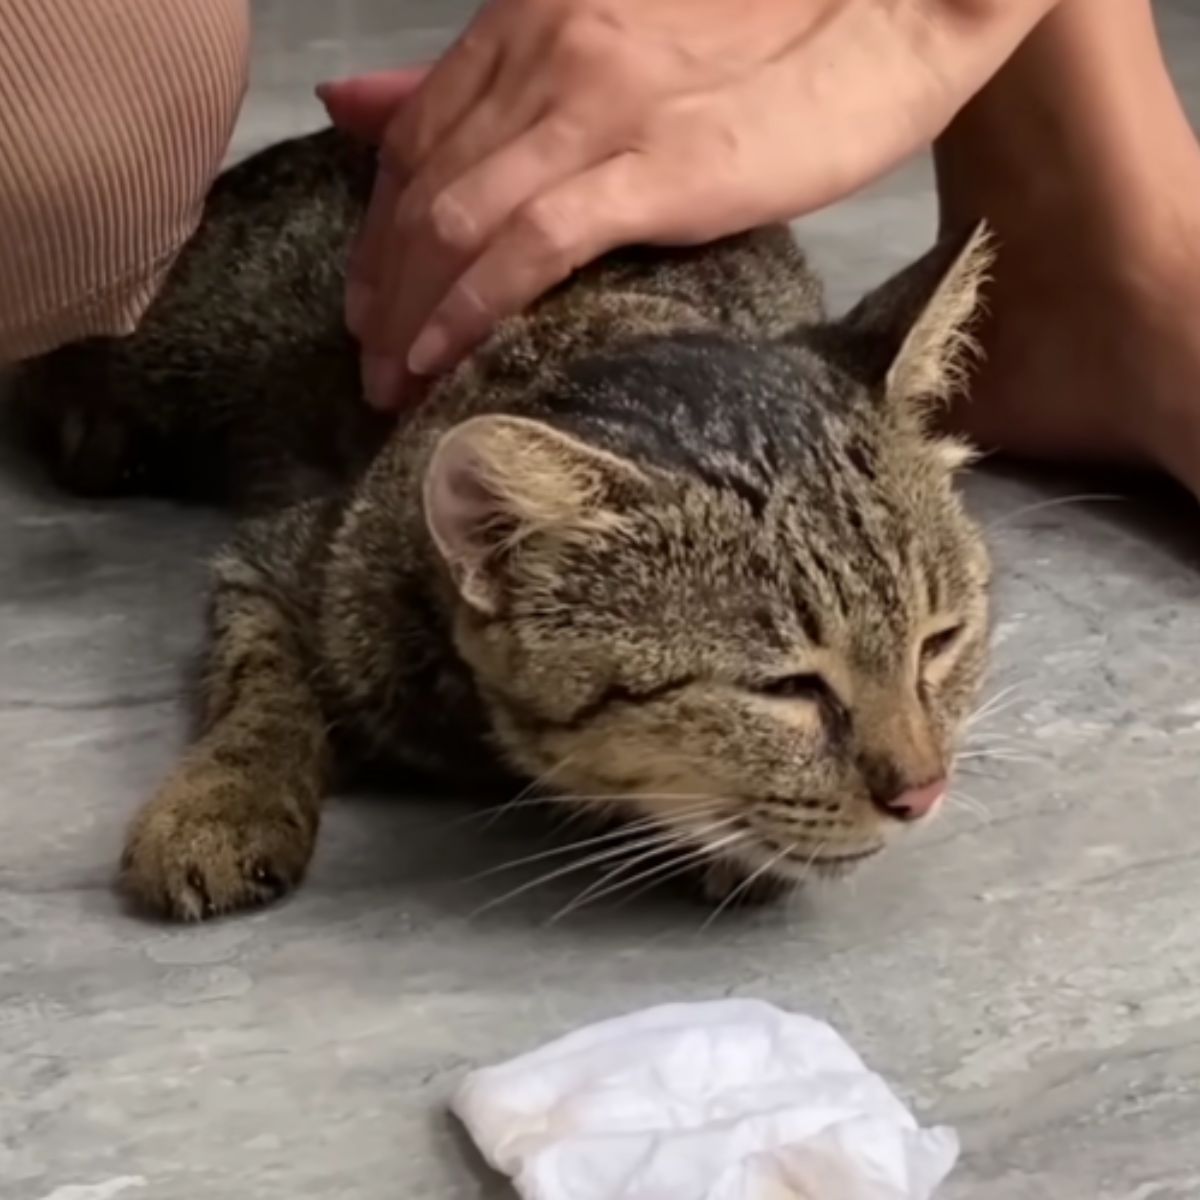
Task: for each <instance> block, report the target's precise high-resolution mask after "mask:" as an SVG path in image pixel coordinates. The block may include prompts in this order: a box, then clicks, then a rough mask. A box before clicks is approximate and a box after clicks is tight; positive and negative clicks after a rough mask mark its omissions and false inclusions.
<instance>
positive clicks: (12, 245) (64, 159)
mask: <svg viewBox="0 0 1200 1200" xmlns="http://www.w3.org/2000/svg"><path fill="white" fill-rule="evenodd" d="M248 9H249V5H248V0H0V363H4V362H12V361H15V360H17V359H20V358H25V357H28V356H30V355H33V354H38V353H41V352H43V351H45V350H49V349H51V348H53V347H54V346H57V345H61V344H62V343H64V342H68V341H73V340H75V339H76V338H80V337H85V336H89V335H97V334H113V333H124V332H128V331H129V330H130V329H132V328H133V327H134V326H135V324H136V323H137V320H138V318H139V317H140V316H141V315H142V313H143V312H144V311H145V309H146V307H147V306H148V305H149V303H150V301H151V300H152V299H153V297H154V294H155V291H156V289H157V287H158V286H159V284H160V282H161V280H162V277H163V275H164V274H165V273H166V271H167V269H168V267H169V266H170V264H171V261H172V259H173V258H174V256H175V254H176V253H177V252H178V250H179V248H180V247H181V246H182V245H183V243H184V242H185V241H186V240H187V238H188V237H189V236H190V235H191V234H192V232H193V231H194V229H195V227H196V223H197V221H198V220H199V216H200V211H201V207H202V205H203V200H204V195H205V193H206V191H207V190H208V187H209V185H210V183H211V182H212V178H213V176H214V175H215V173H216V171H217V170H218V168H219V166H220V163H221V158H222V155H223V154H224V152H225V148H226V146H227V145H228V143H229V137H230V134H231V133H232V130H233V124H234V121H235V119H236V116H237V111H238V108H239V107H240V104H241V100H242V96H243V93H244V91H245V84H246V71H247V65H248V61H249V46H250V28H249V11H248Z"/></svg>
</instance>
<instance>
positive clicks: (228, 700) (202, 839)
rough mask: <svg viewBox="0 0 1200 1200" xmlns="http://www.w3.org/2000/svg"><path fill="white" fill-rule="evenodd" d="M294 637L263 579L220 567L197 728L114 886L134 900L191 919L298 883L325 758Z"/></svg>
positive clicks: (248, 569)
mask: <svg viewBox="0 0 1200 1200" xmlns="http://www.w3.org/2000/svg"><path fill="white" fill-rule="evenodd" d="M303 637H304V628H303V624H302V621H301V620H300V619H298V617H297V614H296V613H295V612H293V611H291V610H290V608H289V605H288V603H287V602H286V600H284V599H283V598H282V597H280V596H279V595H277V594H276V593H275V592H274V590H273V588H272V585H271V582H270V580H269V579H268V578H267V577H266V576H265V575H264V574H263V572H261V571H260V570H259V569H258V568H256V567H255V566H253V565H252V564H250V563H247V562H246V561H244V560H242V559H240V558H239V557H237V556H236V555H235V554H231V555H228V556H226V557H224V558H222V559H221V560H219V561H218V563H217V565H216V582H215V587H214V591H213V599H212V610H211V648H210V651H209V657H208V669H207V677H206V680H205V684H204V688H203V696H202V699H203V718H202V726H201V733H200V736H199V738H198V740H197V741H196V742H195V743H194V744H193V745H192V747H191V748H190V749H189V750H188V751H187V753H186V754H185V755H184V757H183V758H182V760H181V761H180V763H179V765H178V766H177V767H176V768H175V770H174V772H173V773H172V774H171V776H170V777H169V778H168V779H167V781H166V783H165V784H164V785H163V786H162V788H161V789H160V790H159V792H158V794H157V795H156V796H155V797H154V798H153V799H152V800H151V801H150V802H149V803H148V804H147V805H146V806H145V808H143V809H142V811H141V812H140V813H139V814H138V816H137V818H136V819H135V821H134V823H133V827H132V829H131V830H130V833H129V837H128V841H127V844H126V848H125V853H124V856H123V858H122V863H121V885H122V887H123V889H124V890H125V891H126V892H127V894H129V895H130V896H131V897H132V898H134V899H135V900H136V901H137V902H139V903H140V904H142V905H144V906H146V907H148V908H150V909H151V910H153V911H156V912H160V913H163V914H165V915H168V916H171V917H175V918H177V919H181V920H201V919H204V918H206V917H210V916H215V915H217V914H219V913H223V912H231V911H233V910H235V909H243V908H250V907H255V906H258V905H261V904H265V903H268V902H270V901H272V900H274V899H276V898H278V897H279V896H281V895H282V894H283V893H285V892H287V891H289V890H290V889H291V888H293V887H295V886H296V884H298V883H299V882H300V880H301V878H302V877H303V875H304V872H305V869H306V868H307V866H308V863H309V860H310V859H311V857H312V853H313V847H314V844H315V840H316V834H317V826H318V823H319V816H320V803H321V799H322V795H323V792H324V789H325V784H326V777H327V773H328V766H329V758H330V747H329V740H328V736H327V726H326V721H325V717H324V715H323V713H322V710H321V706H320V703H319V699H318V696H317V694H316V692H315V690H314V688H313V686H312V682H311V678H310V670H309V666H308V660H307V655H306V653H305V648H304V645H303Z"/></svg>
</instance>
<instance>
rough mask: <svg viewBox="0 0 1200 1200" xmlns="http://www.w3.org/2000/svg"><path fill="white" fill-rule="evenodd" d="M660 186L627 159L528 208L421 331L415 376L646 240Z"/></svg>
mask: <svg viewBox="0 0 1200 1200" xmlns="http://www.w3.org/2000/svg"><path fill="white" fill-rule="evenodd" d="M654 183H655V180H654V179H653V178H652V177H650V175H649V173H648V171H647V169H646V168H645V166H644V164H643V160H641V159H639V158H638V157H636V156H635V155H632V154H622V155H618V156H616V157H614V158H610V159H607V160H606V161H605V162H603V163H601V164H599V165H598V166H596V167H593V168H592V169H590V170H587V171H584V172H582V173H580V174H577V175H574V176H572V177H571V178H570V179H569V180H567V181H566V182H565V183H561V184H559V186H558V187H555V188H552V189H551V190H549V191H547V192H544V193H543V194H541V195H539V196H537V197H536V198H535V199H533V200H531V201H529V202H528V203H526V204H524V205H523V206H522V207H521V208H520V209H518V210H517V212H515V213H514V214H513V216H512V217H511V218H510V219H509V220H508V221H507V222H506V224H505V225H504V227H503V228H502V229H501V230H500V232H499V233H498V234H497V236H496V237H495V239H494V240H493V241H492V242H491V244H490V245H489V246H488V248H487V249H486V250H485V251H484V252H483V254H481V255H480V256H479V258H478V259H476V260H475V262H474V263H473V264H472V265H471V267H470V268H468V270H467V271H466V272H465V274H464V275H463V276H462V277H461V278H460V279H459V280H458V281H457V282H456V283H455V284H454V286H453V287H452V288H451V289H450V291H449V292H448V293H447V295H446V297H445V299H444V300H443V301H442V302H441V303H440V304H439V305H438V307H437V308H436V309H435V311H434V313H433V315H432V316H431V317H430V319H429V320H428V322H427V323H426V324H425V325H424V327H423V328H422V329H421V330H420V332H419V334H418V336H417V338H416V340H415V341H414V343H413V347H412V350H411V351H410V353H409V356H408V364H407V365H408V369H409V371H411V372H412V373H413V374H416V375H428V374H434V373H437V372H440V371H444V370H446V369H448V368H449V367H451V366H453V365H454V364H455V363H456V362H457V361H458V360H459V359H460V358H461V357H462V356H463V355H464V354H465V353H466V352H467V351H468V350H470V349H471V348H472V347H473V346H475V345H477V344H478V343H479V342H480V341H482V340H483V339H484V338H485V337H487V335H488V334H489V333H490V332H491V330H492V329H493V328H494V327H495V325H496V324H497V322H499V321H501V320H503V319H504V318H506V317H510V316H514V315H515V314H517V313H520V312H522V311H523V310H524V309H526V308H527V307H528V306H529V305H530V304H531V303H533V301H535V300H536V299H538V297H540V296H542V295H543V294H544V293H545V292H547V291H549V289H550V288H552V287H554V286H555V285H556V284H558V283H561V282H562V281H563V280H564V279H566V278H567V277H568V276H569V275H571V274H572V273H573V272H574V271H575V270H577V269H578V268H579V267H581V266H583V265H584V264H586V263H589V262H591V261H592V260H593V259H595V258H598V257H599V256H600V255H602V254H604V253H606V252H607V251H609V250H612V249H614V248H615V247H617V246H621V245H626V244H629V243H633V242H637V241H640V240H643V238H644V237H645V235H646V234H647V233H648V232H649V231H652V230H654V229H656V228H657V226H658V224H659V223H660V220H661V212H660V209H661V208H662V205H661V203H660V200H659V198H658V197H657V196H656V195H655V194H654V191H653V184H654ZM676 199H678V197H676Z"/></svg>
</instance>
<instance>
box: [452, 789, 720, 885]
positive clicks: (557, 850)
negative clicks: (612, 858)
mask: <svg viewBox="0 0 1200 1200" xmlns="http://www.w3.org/2000/svg"><path fill="white" fill-rule="evenodd" d="M712 811H716V805H715V803H714V804H710V805H707V806H705V807H704V808H694V809H687V810H685V811H684V812H683V813H681V815H683V816H688V817H693V816H703V815H704V814H705V813H706V812H712ZM646 829H655V830H656V831H657V832H658V833H659V834H662V833H664V832H666V831H667V829H666V826H665V825H664V824H663V822H662V820H661V819H660V818H659V817H643V818H642V819H641V820H638V821H629V822H621V823H620V824H619V825H618V826H617V827H616V828H615V829H610V830H606V831H605V832H603V833H598V834H596V835H594V836H592V837H587V838H583V839H581V840H579V841H574V842H567V843H565V844H564V845H561V846H551V847H550V848H549V849H548V850H540V851H538V852H537V853H535V854H527V855H525V856H523V857H522V858H513V859H509V860H508V861H507V862H502V863H499V864H497V865H495V866H491V867H487V868H485V869H484V870H482V871H479V872H478V873H477V874H475V875H470V876H468V877H467V879H466V880H464V882H465V883H475V882H477V881H478V880H480V879H487V878H490V877H491V876H492V875H499V874H501V873H502V872H504V871H511V870H514V869H515V868H517V867H525V866H529V865H530V864H532V863H537V862H543V861H544V860H545V859H548V858H559V857H561V856H562V855H564V854H572V853H575V852H576V851H579V850H587V849H590V848H592V847H594V846H601V845H605V844H606V843H609V842H620V841H622V840H623V841H625V842H626V843H628V842H629V837H630V835H631V834H635V833H638V832H644V831H645V830H646Z"/></svg>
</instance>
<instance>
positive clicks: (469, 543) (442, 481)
mask: <svg viewBox="0 0 1200 1200" xmlns="http://www.w3.org/2000/svg"><path fill="white" fill-rule="evenodd" d="M465 441H466V439H465V438H456V437H451V438H450V439H449V441H448V442H447V443H446V444H444V445H443V446H442V447H441V448H440V449H439V450H438V452H437V453H436V454H435V456H434V460H433V462H432V463H431V464H430V468H429V474H428V476H427V477H426V480H425V520H426V521H427V522H428V524H429V532H430V533H431V534H432V535H433V539H434V541H435V542H436V543H437V545H438V549H440V550H441V552H442V554H443V555H444V556H445V557H446V558H447V559H448V560H449V561H450V562H452V563H459V562H462V561H463V560H465V559H466V560H469V559H478V558H481V557H483V555H484V553H486V548H485V545H484V539H483V538H481V536H480V534H481V533H482V531H483V530H484V528H485V527H486V526H487V525H488V523H489V522H490V520H491V519H492V518H493V517H494V516H495V515H496V511H497V499H496V496H495V494H494V493H493V492H492V491H491V490H490V489H489V488H488V487H487V486H486V485H485V484H484V483H483V481H482V478H481V475H482V472H481V469H480V468H481V463H480V462H479V459H478V457H477V456H476V455H475V453H474V452H473V450H472V448H471V447H470V446H469V445H464V444H463V443H464V442H465Z"/></svg>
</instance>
